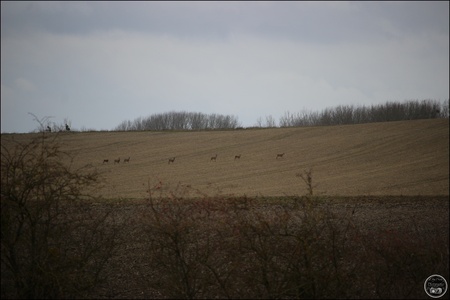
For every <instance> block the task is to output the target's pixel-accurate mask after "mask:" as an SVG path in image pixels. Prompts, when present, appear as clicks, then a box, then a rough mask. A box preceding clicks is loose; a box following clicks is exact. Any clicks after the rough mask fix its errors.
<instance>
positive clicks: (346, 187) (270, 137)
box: [1, 119, 449, 299]
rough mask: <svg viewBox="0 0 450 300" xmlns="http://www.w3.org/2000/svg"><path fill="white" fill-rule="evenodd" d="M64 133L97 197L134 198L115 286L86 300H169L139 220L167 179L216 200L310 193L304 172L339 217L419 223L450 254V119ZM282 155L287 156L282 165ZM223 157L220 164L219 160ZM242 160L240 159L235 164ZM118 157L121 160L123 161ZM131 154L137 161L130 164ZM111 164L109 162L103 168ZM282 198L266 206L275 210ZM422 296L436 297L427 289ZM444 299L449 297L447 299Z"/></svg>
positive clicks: (123, 207)
mask: <svg viewBox="0 0 450 300" xmlns="http://www.w3.org/2000/svg"><path fill="white" fill-rule="evenodd" d="M33 136H36V134H15V135H12V134H2V136H1V139H2V144H4V143H5V144H6V143H7V142H8V141H9V140H11V139H14V140H19V141H20V140H26V139H29V138H31V137H33ZM60 136H61V142H62V145H63V150H67V151H70V152H71V153H73V154H75V159H74V167H82V166H86V165H87V166H90V167H95V168H97V169H98V170H99V171H100V172H101V173H102V176H103V182H104V187H103V188H102V189H100V190H99V191H98V193H100V194H102V195H103V196H104V197H106V198H122V199H123V200H125V201H120V205H117V209H116V210H115V211H116V213H117V214H118V219H117V220H118V221H119V223H121V222H122V221H121V220H126V221H123V226H124V228H123V229H124V231H123V233H124V234H123V238H124V240H123V243H122V244H121V247H120V249H118V252H117V255H116V256H115V257H114V258H113V260H112V261H111V262H110V264H109V265H108V268H107V270H106V274H105V275H106V277H107V278H108V281H107V282H105V283H104V284H102V285H101V286H99V287H98V288H97V289H96V290H95V291H92V293H90V294H89V295H86V297H87V298H115V299H119V298H129V299H131V298H147V299H148V298H165V297H168V295H165V294H163V293H162V292H161V291H158V290H157V289H154V288H152V287H150V286H148V282H149V280H150V278H151V276H158V274H154V272H152V271H151V270H149V269H148V268H147V264H146V260H145V259H146V256H145V253H146V251H148V249H146V245H145V243H143V242H142V229H141V224H139V222H137V220H136V221H135V222H133V220H135V218H136V216H137V215H138V214H139V212H141V211H142V210H143V208H144V204H143V202H142V201H141V200H139V199H143V198H145V197H147V196H148V195H147V192H146V190H147V189H148V185H149V184H150V186H151V187H155V186H157V185H158V182H159V181H161V182H162V187H163V189H165V190H167V191H168V190H173V188H175V187H176V186H177V185H181V186H190V187H191V188H192V189H198V190H200V191H202V192H204V193H208V194H211V195H217V194H234V195H244V194H246V195H248V196H263V198H264V197H270V196H285V195H303V194H305V193H306V186H305V184H304V183H303V182H302V181H301V179H300V178H299V177H297V176H296V174H298V173H302V172H304V171H306V170H309V169H312V170H313V184H314V185H315V187H314V192H315V194H319V195H322V196H323V197H321V198H322V199H325V200H326V201H328V203H329V206H330V209H331V210H332V211H333V212H335V213H338V214H341V215H346V216H351V217H352V218H354V219H355V223H356V224H358V227H360V228H367V229H373V228H382V229H383V230H384V229H386V230H391V229H393V230H399V229H401V228H406V227H408V226H410V225H411V224H414V226H417V227H418V228H421V230H420V231H421V232H423V233H424V237H423V238H426V236H428V235H429V234H430V233H431V231H434V232H435V233H436V230H438V232H437V233H436V234H435V235H434V236H437V237H440V238H442V239H444V240H445V241H446V243H447V249H448V230H449V227H448V224H449V214H448V212H449V198H448V197H449V120H448V119H433V120H417V121H404V122H390V123H374V124H363V125H348V126H333V127H304V128H274V129H247V130H234V131H231V130H230V131H200V132H169V131H168V132H85V133H72V132H71V133H63V134H61V135H60ZM278 153H285V155H284V157H283V158H278V159H277V158H276V155H277V154H278ZM215 154H218V156H217V161H215V162H214V161H211V159H210V158H211V157H212V156H214V155H215ZM239 154H240V155H241V158H240V159H236V160H235V159H234V157H235V155H239ZM119 157H120V158H121V161H120V163H119V164H115V163H114V159H117V158H119ZM128 157H130V162H129V163H124V162H123V160H124V158H128ZM170 157H176V159H175V161H174V163H170V164H169V163H168V159H169V158H170ZM104 159H108V160H109V162H108V163H103V160H104ZM335 195H339V197H335ZM402 195H403V196H402ZM420 195H422V196H420ZM340 196H345V197H340ZM348 196H350V197H348ZM130 198H134V199H137V200H131V199H130ZM278 201H280V200H279V199H278V200H274V201H273V202H271V203H270V204H267V205H266V206H265V207H267V209H268V210H269V211H271V210H272V209H274V207H275V206H276V205H278V204H279V202H278ZM113 202H114V201H113ZM269 202H270V201H269ZM111 203H112V202H109V201H108V204H101V203H99V204H98V205H97V208H98V209H99V210H102V209H104V208H106V207H107V206H109V205H110V204H111ZM117 204H119V202H118V203H117ZM447 253H448V251H447ZM447 265H448V264H447ZM447 270H448V268H447ZM368 272H370V271H369V270H368ZM430 275H431V274H430ZM443 275H445V274H443ZM424 279H425V278H424ZM414 295H419V297H422V296H423V297H424V298H425V297H427V296H426V295H425V294H424V293H423V283H420V284H419V285H418V286H417V288H415V290H414ZM375 296H376V295H368V297H369V298H373V297H375ZM444 298H447V299H448V293H447V295H446V296H445V297H444Z"/></svg>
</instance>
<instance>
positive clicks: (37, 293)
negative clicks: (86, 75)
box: [0, 122, 118, 298]
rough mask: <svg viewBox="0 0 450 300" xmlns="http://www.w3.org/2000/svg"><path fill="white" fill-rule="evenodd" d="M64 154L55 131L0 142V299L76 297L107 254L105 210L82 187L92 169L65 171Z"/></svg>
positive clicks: (112, 233)
mask: <svg viewBox="0 0 450 300" xmlns="http://www.w3.org/2000/svg"><path fill="white" fill-rule="evenodd" d="M40 124H41V127H42V124H43V123H42V122H40ZM66 155H67V154H66V153H64V152H62V151H61V150H60V145H59V144H58V134H48V133H46V132H42V134H40V135H38V136H37V137H36V138H35V139H33V140H32V141H28V142H17V141H14V140H8V141H4V140H2V144H1V193H0V195H1V274H2V276H1V278H2V293H1V294H2V298H73V297H82V296H83V293H84V292H86V291H88V290H89V289H91V288H93V287H95V286H96V285H97V283H98V282H99V281H100V280H101V278H102V273H101V272H102V270H103V269H104V267H105V264H106V263H107V262H108V260H109V259H110V258H111V257H112V255H113V253H114V249H115V246H116V235H117V232H118V229H117V227H116V226H115V225H114V220H113V218H112V214H111V213H110V212H109V211H108V210H104V211H102V212H98V211H95V210H94V209H93V206H92V203H93V202H92V201H94V200H99V199H97V198H94V197H92V196H90V194H89V192H88V188H89V187H92V186H94V185H95V184H96V183H97V182H98V174H97V172H96V171H95V170H91V169H89V168H82V169H72V167H71V165H70V164H69V165H67V164H64V163H63V161H65V160H66V158H65V157H64V156H66ZM62 158H64V159H62Z"/></svg>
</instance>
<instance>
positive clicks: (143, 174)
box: [2, 119, 449, 198]
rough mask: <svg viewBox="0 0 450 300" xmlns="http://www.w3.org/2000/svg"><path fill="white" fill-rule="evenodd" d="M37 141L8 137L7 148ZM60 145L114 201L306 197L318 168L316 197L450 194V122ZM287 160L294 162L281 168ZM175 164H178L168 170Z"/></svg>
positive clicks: (94, 139) (112, 136) (88, 139)
mask: <svg viewBox="0 0 450 300" xmlns="http://www.w3.org/2000/svg"><path fill="white" fill-rule="evenodd" d="M30 136H31V135H30V134H24V135H2V143H3V142H4V141H6V140H7V139H10V138H12V137H14V138H15V139H22V138H28V137H30ZM61 136H62V140H61V141H62V143H63V146H64V147H63V150H68V151H70V152H71V153H73V154H75V160H74V164H75V166H76V167H81V166H83V165H91V166H93V167H96V168H98V170H99V171H100V172H101V173H102V175H103V178H104V182H105V186H104V188H103V189H102V190H100V193H101V194H102V195H103V196H105V197H107V198H116V197H120V198H142V197H145V196H146V190H147V186H148V183H149V182H150V184H151V185H154V184H155V183H156V182H158V181H159V180H160V181H162V183H163V187H165V188H167V189H171V188H172V189H173V188H174V187H175V186H176V185H183V186H191V187H192V188H193V189H198V190H200V191H202V192H204V193H208V194H212V195H216V194H233V195H247V196H257V195H259V196H260V195H263V196H282V195H302V194H304V193H305V192H306V189H305V185H304V183H303V182H302V181H301V179H300V178H299V177H297V176H296V174H297V173H301V172H304V171H306V170H309V169H312V171H313V184H314V185H315V189H314V192H315V194H317V195H328V196H331V195H345V196H354V195H448V194H449V120H448V119H432V120H415V121H401V122H387V123H372V124H362V125H345V126H331V127H303V128H274V129H247V130H230V131H197V132H169V131H167V132H148V131H145V132H85V133H64V134H62V135H61ZM278 153H285V155H284V156H283V157H282V158H278V159H277V158H276V156H277V154H278ZM215 154H217V155H218V156H217V160H216V161H213V160H211V157H212V156H215ZM235 155H241V158H240V159H236V160H235ZM119 157H120V163H119V164H116V163H114V160H115V159H118V158H119ZM128 157H130V162H129V163H124V159H125V158H128ZM171 157H176V159H175V161H174V162H173V163H170V164H169V158H171ZM104 159H108V160H109V162H108V163H103V160H104Z"/></svg>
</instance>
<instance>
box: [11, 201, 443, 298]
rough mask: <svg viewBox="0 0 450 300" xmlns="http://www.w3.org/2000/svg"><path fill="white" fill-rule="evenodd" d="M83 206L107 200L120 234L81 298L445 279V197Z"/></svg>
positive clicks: (304, 293)
mask: <svg viewBox="0 0 450 300" xmlns="http://www.w3.org/2000/svg"><path fill="white" fill-rule="evenodd" d="M93 207H95V210H97V211H98V212H99V213H100V214H102V213H103V211H105V210H110V209H111V208H113V210H114V215H115V222H116V225H117V226H118V227H120V228H121V229H122V231H121V234H120V242H119V246H118V248H117V249H116V250H117V251H116V252H115V255H114V256H113V258H112V259H111V260H110V261H109V262H108V264H107V266H106V269H105V270H104V272H103V273H102V278H103V279H104V281H103V282H102V283H101V284H99V285H98V286H96V287H95V288H94V289H92V290H91V291H90V292H89V293H87V294H84V295H80V296H82V297H88V298H115V299H119V298H130V299H134V298H411V299H413V298H424V297H426V294H425V293H424V290H423V283H424V280H425V279H426V278H427V277H428V276H430V275H432V274H441V275H443V276H444V277H446V278H447V280H448V274H449V264H448V263H449V261H448V258H449V257H448V249H449V247H448V246H449V239H448V234H449V232H448V230H449V198H448V196H436V197H432V196H426V197H420V196H417V197H409V196H408V197H401V196H398V197H389V196H382V197H338V198H331V197H330V198H324V197H317V198H316V197H312V198H310V197H290V198H245V197H242V198H236V197H235V198H225V197H224V198H218V197H217V198H207V197H202V198H197V199H186V198H183V197H181V196H176V195H172V196H169V197H168V198H159V197H156V198H155V197H152V198H150V199H147V200H142V201H122V202H114V201H110V202H107V203H105V202H102V203H95V204H93ZM4 279H5V276H4V274H3V271H2V297H3V296H9V295H8V291H9V290H8V287H7V286H5V285H4V284H5V282H6V281H4ZM444 298H446V299H448V294H447V295H446V296H444Z"/></svg>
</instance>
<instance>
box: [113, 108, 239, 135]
mask: <svg viewBox="0 0 450 300" xmlns="http://www.w3.org/2000/svg"><path fill="white" fill-rule="evenodd" d="M238 126H239V121H238V119H237V117H235V116H230V115H220V114H209V115H208V114H204V113H199V112H197V113H195V112H185V111H180V112H176V111H172V112H167V113H160V114H153V115H150V116H148V117H146V118H142V117H139V118H136V119H134V121H129V120H128V121H123V122H122V123H120V124H119V125H118V126H117V127H116V128H115V129H114V130H116V131H126V130H203V129H234V128H236V127H238Z"/></svg>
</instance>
